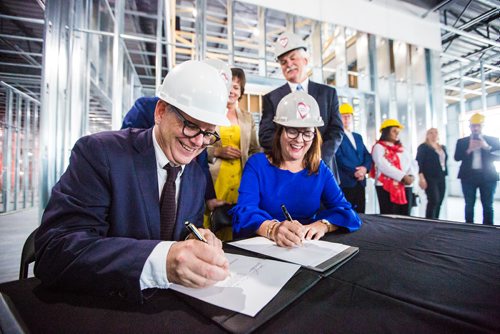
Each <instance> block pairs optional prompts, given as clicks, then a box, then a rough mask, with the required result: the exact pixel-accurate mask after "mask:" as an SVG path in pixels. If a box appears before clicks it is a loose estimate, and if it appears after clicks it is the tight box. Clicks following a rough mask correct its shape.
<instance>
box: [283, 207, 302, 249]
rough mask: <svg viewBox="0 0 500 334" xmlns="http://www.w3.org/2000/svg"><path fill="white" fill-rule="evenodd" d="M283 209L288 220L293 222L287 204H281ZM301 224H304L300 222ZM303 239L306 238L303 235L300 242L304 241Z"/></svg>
mask: <svg viewBox="0 0 500 334" xmlns="http://www.w3.org/2000/svg"><path fill="white" fill-rule="evenodd" d="M281 210H282V211H283V214H284V215H285V218H286V220H288V221H289V222H290V223H293V219H292V216H290V213H289V212H288V210H287V209H286V206H285V204H281ZM299 225H300V226H301V227H302V224H300V223H299ZM303 240H304V238H303V237H301V238H300V242H301V243H302V241H303Z"/></svg>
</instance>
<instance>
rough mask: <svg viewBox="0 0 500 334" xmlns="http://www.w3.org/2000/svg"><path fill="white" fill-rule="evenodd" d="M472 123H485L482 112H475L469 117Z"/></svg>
mask: <svg viewBox="0 0 500 334" xmlns="http://www.w3.org/2000/svg"><path fill="white" fill-rule="evenodd" d="M469 123H470V124H483V123H484V115H481V114H480V113H475V114H474V115H472V116H471V117H470V119H469Z"/></svg>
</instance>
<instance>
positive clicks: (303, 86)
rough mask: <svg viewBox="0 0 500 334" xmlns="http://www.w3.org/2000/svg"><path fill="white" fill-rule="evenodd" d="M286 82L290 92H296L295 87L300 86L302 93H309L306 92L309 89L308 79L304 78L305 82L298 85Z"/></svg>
mask: <svg viewBox="0 0 500 334" xmlns="http://www.w3.org/2000/svg"><path fill="white" fill-rule="evenodd" d="M287 82H288V85H289V86H290V90H291V91H292V92H295V91H296V90H297V86H298V85H299V84H300V85H301V86H302V88H303V89H304V92H306V93H309V91H308V90H307V89H308V88H309V78H306V80H304V81H302V82H299V83H293V82H290V81H287Z"/></svg>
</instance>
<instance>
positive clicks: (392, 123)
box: [380, 118, 405, 132]
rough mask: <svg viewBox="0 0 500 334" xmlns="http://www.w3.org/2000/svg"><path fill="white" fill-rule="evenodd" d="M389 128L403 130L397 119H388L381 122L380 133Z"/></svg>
mask: <svg viewBox="0 0 500 334" xmlns="http://www.w3.org/2000/svg"><path fill="white" fill-rule="evenodd" d="M391 126H397V127H398V128H400V129H404V128H405V127H404V126H403V125H402V124H401V123H399V122H398V120H397V119H392V118H389V119H386V120H385V121H383V122H382V125H381V126H380V132H382V130H384V129H385V128H389V127H391Z"/></svg>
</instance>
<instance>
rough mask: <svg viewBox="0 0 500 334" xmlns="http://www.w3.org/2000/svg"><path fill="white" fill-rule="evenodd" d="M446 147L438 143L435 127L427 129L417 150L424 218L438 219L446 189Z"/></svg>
mask: <svg viewBox="0 0 500 334" xmlns="http://www.w3.org/2000/svg"><path fill="white" fill-rule="evenodd" d="M447 160H448V154H447V153H446V147H445V146H444V145H441V144H439V133H438V130H437V129H436V128H430V129H429V130H427V134H426V136H425V142H424V143H422V144H420V146H419V147H418V150H417V162H418V167H419V182H418V184H419V185H420V188H422V189H424V190H425V194H426V195H427V208H426V210H425V218H431V219H439V211H440V209H441V204H442V203H443V199H444V193H445V191H446V183H445V177H446V175H448V169H447V167H446V162H447Z"/></svg>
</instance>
